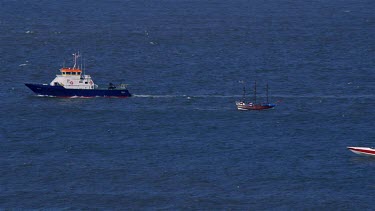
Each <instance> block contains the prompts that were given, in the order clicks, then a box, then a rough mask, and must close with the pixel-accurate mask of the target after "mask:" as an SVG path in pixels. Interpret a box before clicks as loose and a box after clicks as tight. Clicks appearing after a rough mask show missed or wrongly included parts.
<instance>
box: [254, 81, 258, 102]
mask: <svg viewBox="0 0 375 211" xmlns="http://www.w3.org/2000/svg"><path fill="white" fill-rule="evenodd" d="M256 102H257V81H255V84H254V104H255V103H256Z"/></svg>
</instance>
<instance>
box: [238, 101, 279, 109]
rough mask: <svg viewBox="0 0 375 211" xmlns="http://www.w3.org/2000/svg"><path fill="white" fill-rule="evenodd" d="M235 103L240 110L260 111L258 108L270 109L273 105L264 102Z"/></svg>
mask: <svg viewBox="0 0 375 211" xmlns="http://www.w3.org/2000/svg"><path fill="white" fill-rule="evenodd" d="M236 105H237V109H238V110H242V111H246V110H255V111H260V110H266V109H271V108H274V107H275V104H269V103H265V104H252V103H249V104H245V103H243V102H237V103H236Z"/></svg>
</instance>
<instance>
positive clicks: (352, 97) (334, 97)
mask: <svg viewBox="0 0 375 211" xmlns="http://www.w3.org/2000/svg"><path fill="white" fill-rule="evenodd" d="M133 96H134V97H139V98H188V99H191V98H242V95H142V94H139V95H138V94H134V95H133ZM247 97H248V98H251V97H252V96H247ZM264 97H265V96H262V95H260V96H259V98H264ZM269 97H270V98H323V99H362V98H363V99H375V95H313V94H311V95H269Z"/></svg>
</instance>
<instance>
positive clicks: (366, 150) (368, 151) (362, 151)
mask: <svg viewBox="0 0 375 211" xmlns="http://www.w3.org/2000/svg"><path fill="white" fill-rule="evenodd" d="M348 149H349V150H350V151H352V152H353V153H355V154H358V155H366V156H375V149H373V148H370V147H348Z"/></svg>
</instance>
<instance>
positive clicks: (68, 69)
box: [60, 67, 82, 73]
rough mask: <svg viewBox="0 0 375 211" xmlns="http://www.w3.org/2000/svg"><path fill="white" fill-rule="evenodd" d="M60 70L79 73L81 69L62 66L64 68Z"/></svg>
mask: <svg viewBox="0 0 375 211" xmlns="http://www.w3.org/2000/svg"><path fill="white" fill-rule="evenodd" d="M60 72H62V73H66V72H71V73H72V72H74V73H81V72H82V70H81V69H76V68H69V67H64V68H61V69H60Z"/></svg>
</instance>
